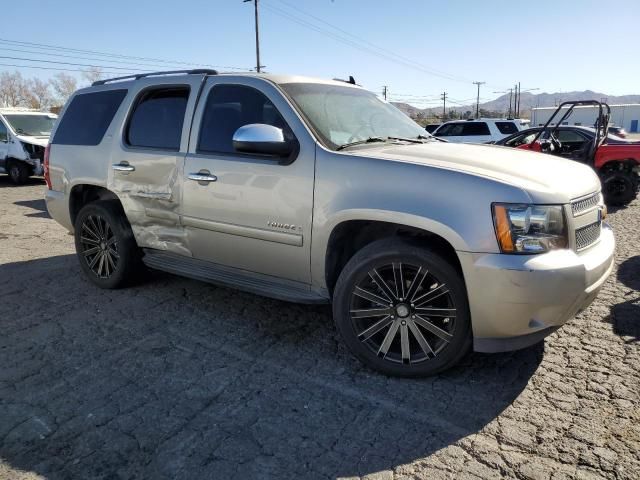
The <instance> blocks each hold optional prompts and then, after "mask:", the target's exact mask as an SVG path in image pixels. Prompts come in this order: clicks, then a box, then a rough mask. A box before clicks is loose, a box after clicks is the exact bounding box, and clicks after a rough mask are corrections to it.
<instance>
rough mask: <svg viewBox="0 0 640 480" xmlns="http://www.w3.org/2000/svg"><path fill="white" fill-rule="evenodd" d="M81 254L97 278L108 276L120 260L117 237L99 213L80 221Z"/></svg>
mask: <svg viewBox="0 0 640 480" xmlns="http://www.w3.org/2000/svg"><path fill="white" fill-rule="evenodd" d="M80 245H81V246H82V250H81V253H82V256H83V258H84V261H85V262H86V263H87V266H88V267H89V270H91V271H92V272H93V273H94V274H95V275H96V276H97V277H98V278H109V277H110V276H111V275H112V274H113V273H114V272H115V271H116V268H117V266H118V262H119V261H120V254H119V253H118V239H117V238H116V236H115V234H114V232H113V229H112V228H111V225H109V222H108V221H107V220H106V219H105V218H104V217H102V216H100V215H97V214H95V215H88V216H87V217H86V218H85V219H84V221H83V222H82V233H81V236H80Z"/></svg>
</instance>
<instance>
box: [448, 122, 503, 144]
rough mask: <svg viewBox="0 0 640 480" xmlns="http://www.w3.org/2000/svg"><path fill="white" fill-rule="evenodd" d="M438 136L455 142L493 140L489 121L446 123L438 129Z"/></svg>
mask: <svg viewBox="0 0 640 480" xmlns="http://www.w3.org/2000/svg"><path fill="white" fill-rule="evenodd" d="M445 127H446V128H445ZM436 136H437V137H442V138H444V139H446V140H448V141H449V142H454V143H486V142H490V141H491V140H493V137H492V136H491V131H490V130H489V125H487V122H475V121H471V122H470V121H465V122H455V123H450V124H445V125H443V126H442V127H440V129H438V131H437V132H436Z"/></svg>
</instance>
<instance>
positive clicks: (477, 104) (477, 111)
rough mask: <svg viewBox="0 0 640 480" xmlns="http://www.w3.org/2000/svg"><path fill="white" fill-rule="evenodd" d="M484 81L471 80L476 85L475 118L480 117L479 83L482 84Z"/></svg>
mask: <svg viewBox="0 0 640 480" xmlns="http://www.w3.org/2000/svg"><path fill="white" fill-rule="evenodd" d="M485 83H486V82H473V84H474V85H477V86H478V99H477V101H476V118H480V85H484V84H485Z"/></svg>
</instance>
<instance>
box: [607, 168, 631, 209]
mask: <svg viewBox="0 0 640 480" xmlns="http://www.w3.org/2000/svg"><path fill="white" fill-rule="evenodd" d="M602 194H603V195H604V201H605V203H606V204H607V205H615V206H622V205H627V204H628V203H631V202H632V201H633V200H634V199H635V198H636V196H637V194H638V175H637V174H636V173H635V172H625V171H613V172H608V173H605V174H604V175H603V176H602Z"/></svg>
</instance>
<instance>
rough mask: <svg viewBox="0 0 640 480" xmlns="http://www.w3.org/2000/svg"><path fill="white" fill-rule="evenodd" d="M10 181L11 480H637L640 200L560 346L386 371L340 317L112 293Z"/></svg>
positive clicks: (3, 247)
mask: <svg viewBox="0 0 640 480" xmlns="http://www.w3.org/2000/svg"><path fill="white" fill-rule="evenodd" d="M43 190H44V185H43V184H42V183H41V182H40V181H34V182H32V183H31V184H30V185H27V186H23V187H13V186H10V184H9V183H8V180H7V178H6V177H2V176H0V331H1V332H2V335H1V336H0V478H2V479H35V478H48V479H57V478H82V479H90V478H101V479H111V480H113V479H125V478H127V479H128V478H153V479H164V478H185V479H195V478H224V479H227V478H243V479H247V478H279V479H280V478H305V479H306V478H336V477H366V478H369V479H373V478H375V479H391V478H396V479H400V478H425V479H426V478H429V479H438V478H504V477H511V478H535V479H546V478H553V479H562V478H584V479H587V478H628V479H637V478H640V458H639V456H640V394H639V390H640V200H638V201H636V202H635V203H634V204H632V205H631V206H630V207H628V208H626V209H622V210H619V211H617V212H614V213H612V214H611V216H610V221H611V223H612V224H613V225H614V228H615V229H616V236H617V240H618V256H617V271H615V272H614V274H613V275H612V276H611V278H610V279H609V281H608V282H607V283H606V285H605V287H604V289H603V290H602V292H601V293H600V295H599V297H598V298H597V300H596V301H595V302H594V303H593V305H592V306H591V307H589V308H588V309H587V310H586V311H584V312H583V313H582V314H580V315H579V316H578V317H577V318H575V319H574V320H572V321H571V322H569V323H568V324H567V325H566V326H565V327H564V328H562V329H560V330H559V331H558V332H557V333H556V334H554V335H553V336H551V337H549V338H548V339H547V340H546V341H545V342H544V344H540V345H537V346H535V347H532V348H529V349H526V350H523V351H520V352H514V353H508V354H496V355H482V354H471V355H469V356H468V357H467V358H466V359H465V360H464V361H463V363H462V365H461V366H460V367H458V368H456V369H454V370H452V371H449V372H447V373H445V374H443V375H440V376H437V377H434V378H428V379H422V380H402V379H393V378H386V377H384V376H381V375H378V374H375V373H373V372H371V371H369V370H367V369H365V368H363V367H362V366H361V365H360V364H359V363H358V362H357V361H356V360H354V359H353V358H352V357H351V356H350V354H349V353H348V352H347V351H346V350H345V348H344V347H343V346H342V344H341V343H340V342H339V341H338V338H337V336H336V332H335V331H334V328H333V325H332V321H331V316H330V312H329V310H328V308H325V307H307V306H299V305H293V304H289V303H284V302H278V301H274V300H269V299H264V298H260V297H257V296H253V295H249V294H245V293H241V292H236V291H232V290H228V289H224V288H216V287H213V286H211V285H206V284H203V283H198V282H195V281H191V280H185V279H181V278H178V277H173V276H170V275H165V274H154V275H153V276H152V278H150V279H149V281H147V282H146V283H144V284H141V285H139V286H137V287H135V288H131V289H127V290H120V291H102V290H98V289H96V288H95V287H93V286H92V285H91V284H89V283H88V282H87V281H86V280H85V279H84V278H83V276H82V275H81V272H80V269H79V267H78V265H77V262H76V259H75V256H74V255H73V238H72V237H71V236H69V235H68V234H67V233H66V232H65V231H64V230H63V229H62V228H61V227H60V226H59V225H57V224H56V223H55V222H53V221H52V220H51V219H50V218H49V216H48V214H47V213H46V209H45V205H44V202H43V201H42V200H41V198H42V195H43Z"/></svg>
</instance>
